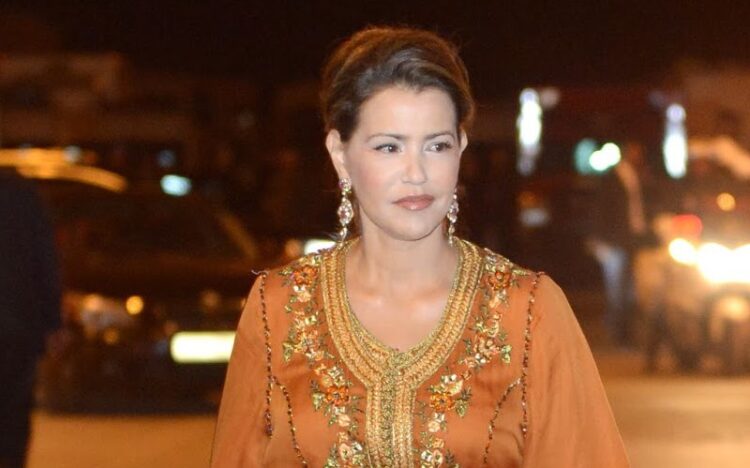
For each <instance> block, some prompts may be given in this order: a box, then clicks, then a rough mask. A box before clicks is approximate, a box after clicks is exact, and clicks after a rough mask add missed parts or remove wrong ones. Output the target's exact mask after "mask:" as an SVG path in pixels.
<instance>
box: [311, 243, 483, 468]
mask: <svg viewBox="0 0 750 468" xmlns="http://www.w3.org/2000/svg"><path fill="white" fill-rule="evenodd" d="M457 245H458V250H459V262H458V267H457V270H456V274H455V276H454V282H453V286H452V289H451V293H450V295H449V297H448V301H447V303H446V306H445V310H444V312H443V316H442V317H441V320H440V322H439V324H438V325H437V327H436V328H435V329H434V330H433V331H432V332H431V333H430V334H429V335H428V336H427V337H426V338H425V339H424V340H423V341H422V342H420V343H418V344H417V345H415V346H413V347H412V348H410V349H408V350H405V351H397V350H395V349H393V348H391V347H389V346H387V345H385V344H383V343H381V342H380V341H379V340H378V339H377V338H375V337H374V336H372V334H370V333H369V332H368V331H367V330H366V329H364V327H363V326H362V325H361V323H359V322H358V320H357V321H356V322H355V320H356V317H355V316H354V314H353V313H352V311H351V308H350V307H349V302H348V298H347V295H346V287H345V277H344V262H345V260H346V252H347V250H348V248H349V247H350V246H351V242H349V243H346V244H344V245H342V246H340V247H338V248H336V249H335V250H332V251H331V252H330V253H329V254H327V255H324V256H323V261H322V265H321V270H322V271H321V288H322V295H323V304H324V308H325V311H326V313H325V317H326V321H327V324H328V329H329V332H330V334H331V338H332V341H333V343H334V346H335V348H336V350H337V351H338V352H339V355H340V356H341V359H342V361H343V362H344V364H345V365H346V366H347V367H348V368H349V370H351V372H352V373H353V374H354V376H355V377H356V378H357V379H359V380H360V381H361V382H362V383H363V384H364V385H365V387H366V388H367V391H368V395H369V397H368V398H367V410H366V414H367V416H366V423H365V425H366V434H367V437H366V439H367V441H368V443H367V444H366V445H367V450H368V451H369V455H370V459H371V460H372V461H374V462H375V463H376V464H377V465H379V466H412V465H413V461H412V460H413V452H412V413H413V410H414V402H415V395H416V391H417V389H418V388H419V386H420V385H422V384H423V383H424V382H425V381H426V380H427V379H429V378H430V377H431V376H433V375H434V374H435V372H437V370H438V369H439V368H440V366H441V365H442V364H443V363H445V362H446V360H447V358H448V356H449V355H450V354H451V352H452V351H453V349H454V348H455V347H456V346H457V345H458V344H459V343H460V339H461V336H462V335H463V332H464V329H465V328H466V325H467V323H468V320H469V317H470V316H471V310H472V303H473V300H474V296H475V292H476V289H477V287H478V284H479V278H480V273H481V271H482V255H481V253H480V252H479V249H478V248H477V247H476V246H474V245H473V244H471V243H469V242H466V241H463V240H459V241H458V242H457ZM396 409H398V411H395V410H396Z"/></svg>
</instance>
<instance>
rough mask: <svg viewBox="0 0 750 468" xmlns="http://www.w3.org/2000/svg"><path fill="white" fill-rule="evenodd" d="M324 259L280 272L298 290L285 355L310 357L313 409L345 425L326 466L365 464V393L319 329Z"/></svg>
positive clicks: (330, 421)
mask: <svg viewBox="0 0 750 468" xmlns="http://www.w3.org/2000/svg"><path fill="white" fill-rule="evenodd" d="M320 262H321V257H320V255H310V256H307V257H302V258H301V259H299V260H298V261H296V262H294V263H293V264H291V265H290V266H288V267H286V268H284V269H282V270H281V271H280V272H279V274H280V275H282V276H283V277H284V278H285V279H284V285H285V286H289V287H290V288H291V290H292V294H291V295H290V297H289V302H288V303H287V305H286V306H285V307H284V310H285V311H286V313H288V314H290V315H291V316H292V325H291V327H290V328H289V333H288V335H287V339H286V340H285V341H284V343H283V344H282V347H283V351H284V354H283V358H284V361H285V362H288V361H289V360H291V359H292V357H293V356H294V355H295V354H301V355H303V356H305V358H306V359H307V364H308V366H309V367H310V369H311V370H313V372H314V375H315V376H316V379H314V380H312V381H311V383H310V393H311V398H312V405H313V409H315V411H322V412H323V414H324V415H325V416H326V417H327V418H328V424H329V425H330V426H333V425H336V426H338V427H339V432H338V436H337V440H336V443H335V444H334V446H333V447H331V450H330V453H329V456H328V458H327V460H326V463H325V465H324V468H338V467H342V468H343V467H356V466H365V462H366V455H365V448H364V446H363V445H362V443H361V442H360V441H359V440H358V436H357V433H358V429H359V423H358V421H357V420H356V418H355V415H356V414H357V413H360V412H361V410H360V409H359V398H358V397H357V396H355V395H351V394H350V388H351V387H352V382H351V380H349V379H348V378H347V377H346V374H345V372H344V370H343V367H342V366H341V365H340V364H339V362H338V360H337V359H336V358H335V357H334V356H333V355H332V354H331V353H330V352H329V351H328V349H327V346H326V341H325V339H324V337H323V335H322V334H321V333H320V331H319V330H318V325H319V324H320V313H321V310H320V307H319V306H318V304H317V301H316V299H315V298H316V296H315V292H316V288H317V287H318V283H319V281H318V280H319V271H320V268H319V266H320ZM290 423H291V416H290ZM294 432H295V431H294V430H293V433H294Z"/></svg>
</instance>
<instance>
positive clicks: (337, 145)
mask: <svg viewBox="0 0 750 468" xmlns="http://www.w3.org/2000/svg"><path fill="white" fill-rule="evenodd" d="M326 148H327V149H328V156H330V157H331V162H332V163H333V168H334V169H336V174H338V176H339V179H348V178H349V172H348V171H347V170H346V162H345V161H344V154H345V151H344V142H343V141H341V134H340V133H339V131H338V130H330V131H329V132H328V134H327V135H326Z"/></svg>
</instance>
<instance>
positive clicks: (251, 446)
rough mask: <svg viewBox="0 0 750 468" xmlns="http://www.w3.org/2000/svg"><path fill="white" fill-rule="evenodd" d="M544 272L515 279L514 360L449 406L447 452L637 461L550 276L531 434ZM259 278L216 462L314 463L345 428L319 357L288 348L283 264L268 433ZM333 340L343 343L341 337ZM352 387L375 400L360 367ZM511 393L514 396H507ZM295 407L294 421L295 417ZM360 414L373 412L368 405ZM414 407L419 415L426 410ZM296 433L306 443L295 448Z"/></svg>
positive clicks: (549, 461) (538, 461) (499, 459)
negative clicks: (314, 388)
mask: <svg viewBox="0 0 750 468" xmlns="http://www.w3.org/2000/svg"><path fill="white" fill-rule="evenodd" d="M533 278H534V277H533V275H530V276H525V277H522V278H521V280H520V282H519V286H518V287H516V288H512V289H510V290H509V291H510V294H509V303H508V308H507V310H506V312H505V313H504V316H503V326H504V328H505V330H506V331H507V333H508V338H507V342H508V343H509V344H510V345H511V346H512V349H513V351H512V357H511V360H510V364H508V365H505V364H503V363H501V362H492V363H490V364H489V365H488V366H487V367H486V368H485V369H483V370H482V371H481V372H478V373H477V374H476V375H475V376H474V377H472V379H473V380H472V381H471V398H470V404H469V407H468V410H467V411H466V414H465V416H463V417H460V416H459V415H457V414H455V413H453V412H452V413H449V414H448V415H447V418H446V419H447V420H446V427H447V430H446V431H445V435H444V437H443V438H444V442H445V449H446V450H447V451H446V452H445V453H446V454H448V453H449V454H450V456H452V457H454V461H455V462H456V463H458V464H460V465H461V466H463V467H475V466H483V465H482V464H483V462H484V459H485V451H487V456H486V461H487V464H486V466H492V467H535V468H544V467H553V466H554V467H562V468H567V467H570V468H573V467H576V468H578V467H592V468H594V467H596V468H601V467H611V468H621V467H627V466H628V462H627V458H626V455H625V451H624V448H623V445H622V441H621V439H620V435H619V433H618V431H617V427H616V425H615V422H614V419H613V416H612V413H611V411H610V408H609V404H608V402H607V399H606V395H605V393H604V390H603V387H602V384H601V381H600V379H599V375H598V372H597V369H596V366H595V364H594V361H593V359H592V356H591V352H590V350H589V348H588V345H587V344H586V341H585V338H584V337H583V334H582V333H581V330H580V328H579V326H578V323H577V321H576V319H575V316H574V315H573V312H572V310H571V309H570V306H569V305H568V302H567V300H566V298H565V296H564V294H563V293H562V291H561V290H560V289H559V287H558V286H557V285H556V284H555V283H554V282H553V281H552V280H550V279H549V278H547V277H544V276H543V277H542V278H541V280H540V281H539V285H538V287H537V290H536V299H535V302H534V303H533V304H531V309H530V310H531V314H532V321H531V327H530V330H531V342H530V344H531V347H530V353H529V362H528V381H527V408H528V434H527V437H525V438H524V436H523V434H522V430H521V424H522V422H523V417H524V414H523V406H522V394H523V385H522V384H521V383H520V382H519V378H520V377H521V375H522V369H523V351H524V345H525V342H524V334H525V331H526V328H527V318H528V315H527V312H528V311H529V297H530V295H531V290H532V283H533ZM259 285H260V281H256V284H255V286H254V287H253V289H252V291H251V293H250V296H249V299H248V301H247V305H246V307H245V310H244V312H243V314H242V318H241V320H240V324H239V327H238V331H237V337H236V340H235V347H234V350H233V353H232V358H231V361H230V365H229V370H228V373H227V379H226V384H225V387H224V394H223V397H222V402H221V407H220V411H219V417H218V423H217V429H216V435H215V440H214V449H213V455H212V463H211V466H212V467H222V468H230V467H255V466H268V467H288V466H301V464H302V463H301V460H300V456H301V457H303V458H304V459H305V460H306V461H307V463H308V466H311V467H322V466H326V461H327V459H328V458H329V455H330V451H331V447H332V446H334V444H335V443H336V437H337V433H338V430H337V427H336V426H335V425H332V424H329V418H328V417H326V416H324V415H323V414H322V412H321V411H315V410H314V408H313V405H312V403H311V397H310V386H311V380H312V376H313V373H312V371H311V370H310V369H309V368H308V365H307V362H306V361H305V360H304V359H297V358H292V359H290V360H289V362H284V360H283V359H282V353H281V349H282V343H283V342H284V340H285V339H286V338H287V333H288V330H289V326H290V317H289V314H287V313H285V312H284V306H285V304H287V301H288V298H289V295H290V289H291V288H290V287H289V286H285V285H284V284H283V282H282V279H281V278H280V277H279V275H278V271H276V270H275V271H271V272H270V273H269V274H268V278H267V281H266V285H265V294H264V296H265V303H266V304H265V306H266V312H267V317H268V325H269V330H270V346H271V352H272V359H271V367H272V372H273V375H274V377H275V378H276V379H277V380H278V382H277V384H276V385H274V386H273V391H272V398H271V400H272V401H271V416H272V421H273V434H272V435H271V436H270V437H269V436H267V435H266V432H265V426H266V424H265V420H264V411H265V408H266V385H267V381H268V380H267V371H266V348H265V339H264V324H263V320H262V308H261V300H260V292H259ZM476 296H477V297H476V298H475V300H474V302H473V306H472V307H473V308H474V309H475V310H474V311H477V310H479V308H480V307H482V306H483V305H486V304H485V302H484V301H483V300H482V298H481V297H479V296H481V295H480V294H479V293H477V294H476ZM321 303H322V302H321ZM473 323H474V322H473V319H470V320H469V322H468V323H467V326H466V331H465V333H466V335H465V337H464V338H466V337H468V336H470V333H472V331H471V327H472V324H473ZM462 343H463V340H462V341H460V342H458V343H457V345H456V347H455V349H454V350H453V351H452V354H451V356H450V357H449V359H448V360H446V363H450V362H457V361H458V359H460V356H461V353H463V352H465V349H464V348H465V347H464V346H463V345H462ZM330 349H332V350H334V351H335V346H333V344H332V343H331V347H330ZM441 372H442V370H441ZM439 377H440V376H438V375H436V376H434V378H430V379H428V380H427V381H426V382H424V384H423V385H422V386H421V387H420V388H419V389H418V390H417V394H416V399H417V400H418V401H427V402H429V401H430V393H429V389H430V386H431V385H433V386H434V385H435V384H437V383H439ZM514 382H515V383H516V385H515V386H513V385H512V384H513V383H514ZM282 386H283V387H282ZM284 389H285V390H286V395H285V393H284ZM351 393H352V395H356V396H359V397H360V398H362V401H363V402H364V401H366V399H367V396H368V395H367V389H365V388H364V386H363V385H361V384H360V383H359V382H358V381H357V380H356V379H354V385H353V386H352V388H351ZM504 394H506V395H505V399H504V401H503V403H502V405H501V406H500V407H499V408H498V405H499V403H500V402H501V401H502V400H503V395H504ZM287 397H288V398H289V401H287ZM290 414H291V419H292V421H293V424H294V428H295V429H294V430H292V429H291V427H290V423H289V420H290ZM356 417H358V418H360V419H362V418H363V417H364V413H363V414H358V415H357V416H356ZM413 418H414V420H415V427H416V424H418V423H417V422H416V420H417V417H416V416H413ZM490 424H491V425H492V426H493V427H494V429H493V431H492V432H491V435H489V434H488V426H489V425H490ZM360 426H361V428H362V429H361V432H364V427H365V424H364V421H360ZM414 432H415V434H413V437H414V438H415V446H416V445H417V442H416V439H417V438H418V437H419V436H420V435H419V433H417V432H418V430H416V429H415V431H414ZM293 436H294V437H296V441H297V444H298V447H299V450H300V453H299V454H298V453H296V450H295V449H294V443H293ZM417 457H418V455H417ZM449 461H451V460H447V459H446V460H442V462H443V464H442V465H437V464H435V465H431V466H450V465H448V462H449ZM414 464H415V466H419V462H418V460H416V459H415V462H414ZM332 466H344V465H332ZM366 466H369V465H367V464H366Z"/></svg>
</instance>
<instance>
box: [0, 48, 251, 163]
mask: <svg viewBox="0 0 750 468" xmlns="http://www.w3.org/2000/svg"><path fill="white" fill-rule="evenodd" d="M256 104H257V89H256V88H255V87H254V86H252V85H250V84H248V83H247V82H246V81H242V80H229V79H214V78H205V77H196V76H189V77H186V76H175V75H172V74H163V73H153V72H145V71H142V70H138V69H136V68H135V67H133V66H132V65H131V64H130V63H129V62H128V61H127V60H126V59H124V58H123V57H122V56H120V55H118V54H115V53H104V54H75V53H36V54H27V53H24V54H5V55H3V56H1V57H0V144H1V145H2V146H3V147H19V146H35V147H37V146H41V147H48V146H62V147H67V146H77V147H81V148H85V149H94V150H96V152H97V154H98V156H99V158H100V160H99V161H97V163H98V164H101V165H103V166H108V167H111V168H112V169H115V170H118V171H120V172H125V173H126V175H132V176H139V175H140V176H147V175H149V174H148V173H149V172H150V171H157V170H158V168H162V169H165V170H171V169H173V168H179V169H180V170H182V171H185V172H199V171H200V170H201V169H202V166H204V165H206V164H208V163H210V160H211V159H212V156H213V155H214V154H216V153H217V152H218V151H221V150H223V148H227V147H230V148H233V149H234V148H235V147H236V148H238V149H243V147H252V146H253V145H252V141H253V140H254V139H255V138H257V135H256V129H255V124H256V120H257V119H256Z"/></svg>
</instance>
